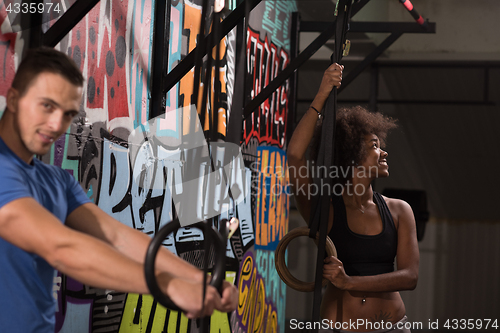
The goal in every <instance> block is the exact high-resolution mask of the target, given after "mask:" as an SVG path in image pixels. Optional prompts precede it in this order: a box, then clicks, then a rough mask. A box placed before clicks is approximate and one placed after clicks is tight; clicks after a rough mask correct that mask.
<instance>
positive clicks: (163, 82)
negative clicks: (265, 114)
mask: <svg viewBox="0 0 500 333" xmlns="http://www.w3.org/2000/svg"><path fill="white" fill-rule="evenodd" d="M33 1H41V0H33ZM246 1H247V2H248V5H249V6H250V7H249V8H250V10H252V9H253V8H255V7H256V6H257V5H258V4H259V3H260V2H261V0H246ZM369 1H370V0H361V1H358V2H355V3H354V4H353V5H352V10H351V12H352V13H351V16H354V15H355V14H356V13H357V12H359V11H360V10H361V9H362V8H363V7H364V5H366V4H367V3H368V2H369ZM98 2H99V0H77V1H76V2H75V3H74V4H73V5H72V6H71V7H70V8H69V9H68V10H67V11H66V12H65V13H64V14H63V15H62V16H61V17H60V18H59V19H58V20H57V22H55V23H54V25H53V26H52V27H51V28H50V29H49V30H48V31H47V32H46V33H42V31H41V25H33V26H36V27H39V28H36V29H33V31H31V32H30V47H35V46H38V45H46V46H52V47H53V46H55V45H56V44H57V43H59V42H60V41H61V40H62V38H63V37H64V36H65V35H66V34H68V33H69V31H70V30H71V29H72V28H73V27H74V26H75V25H76V24H77V23H78V22H79V21H80V20H81V19H83V18H84V17H85V15H87V14H88V12H89V11H90V10H91V9H92V8H93V7H94V6H95V5H96V4H97V3H98ZM169 5H170V1H168V2H167V1H161V3H160V2H158V1H157V2H156V9H155V10H156V14H157V15H155V23H154V24H155V31H154V40H153V59H152V68H153V74H152V79H151V81H152V82H151V99H152V101H151V103H150V118H154V117H156V116H159V115H161V114H163V113H164V112H165V105H164V103H163V101H164V99H165V95H166V93H167V92H168V91H169V90H170V89H171V88H172V87H173V86H174V85H175V84H177V83H178V82H179V81H180V80H181V79H182V77H184V75H186V73H187V72H189V70H190V69H191V68H192V67H193V66H194V60H195V54H196V52H197V49H198V48H199V47H201V48H202V50H204V51H203V52H204V54H203V55H205V53H206V50H207V49H208V48H207V47H206V43H211V44H214V45H215V43H218V42H219V41H216V40H214V38H212V36H211V33H210V34H208V35H207V36H205V37H204V38H200V40H199V42H198V46H197V47H196V48H195V49H194V50H192V51H191V52H190V53H189V54H188V55H187V56H186V57H185V58H184V59H183V60H182V61H181V62H180V63H179V64H178V65H177V66H176V67H175V68H174V69H173V70H172V71H170V73H168V74H167V70H168V58H167V57H168V51H167V47H168V46H167V45H168V40H169V25H170V24H169V12H170V8H169V7H170V6H169ZM244 18H245V1H243V2H242V3H240V4H239V5H238V6H237V7H236V8H235V9H234V10H233V11H232V12H231V13H230V14H229V15H228V16H227V18H226V19H224V21H222V23H221V31H222V33H221V36H225V35H227V33H229V31H230V30H231V29H233V28H234V27H235V26H236V25H237V24H238V22H240V21H241V20H243V19H244ZM30 19H31V20H34V21H32V22H35V23H37V22H39V21H40V17H30ZM296 20H297V18H296ZM295 24H296V28H295V29H297V30H298V31H299V32H311V31H316V32H321V34H320V35H319V36H318V37H317V38H316V39H315V40H314V41H313V42H312V43H311V44H310V45H309V46H308V47H307V48H306V49H305V50H304V51H302V52H301V53H299V54H294V55H293V59H292V61H291V63H290V64H289V65H288V66H287V67H286V68H285V69H284V70H283V71H282V72H281V73H280V74H278V76H277V77H276V78H274V79H273V80H272V81H271V82H270V83H269V84H268V85H267V86H266V87H265V88H264V89H263V90H262V91H261V92H260V94H259V95H257V96H255V97H254V98H253V100H251V101H249V102H248V104H246V106H245V107H244V116H243V117H244V118H246V117H248V116H249V115H250V114H251V113H252V112H254V111H255V109H257V108H258V106H259V105H260V104H262V103H263V102H264V101H265V100H266V99H267V98H269V96H270V95H271V94H272V93H273V92H274V91H275V90H276V89H278V88H279V86H280V85H282V84H283V82H284V81H285V80H287V79H289V78H290V76H291V75H294V77H295V79H296V74H294V73H295V72H296V70H297V69H298V68H299V67H300V66H301V65H303V64H304V63H305V62H306V61H307V60H308V59H309V58H310V57H311V56H312V55H313V54H314V53H316V51H317V50H319V48H320V47H321V46H323V45H324V44H325V43H326V42H327V41H328V40H329V39H330V38H331V37H332V36H333V34H334V32H335V21H334V22H307V21H304V22H301V21H300V20H299V21H298V22H297V23H295ZM435 30H436V25H435V23H428V25H427V28H423V27H422V26H420V25H419V24H417V23H413V22H412V23H402V22H351V25H350V30H349V31H350V32H385V33H387V32H389V33H391V34H390V35H389V36H388V37H387V38H386V39H385V40H384V41H383V42H382V43H381V44H380V45H378V46H377V47H376V49H375V50H373V51H372V52H371V53H370V54H369V55H368V56H367V57H366V58H365V59H364V60H363V61H362V62H361V63H360V64H359V65H358V66H356V67H355V68H354V69H353V70H351V71H350V72H349V74H348V75H347V76H346V77H345V78H344V80H343V82H342V87H341V88H340V89H339V92H341V91H342V90H343V89H345V87H346V86H348V85H349V83H351V82H352V81H353V80H354V79H355V78H356V77H357V76H358V75H359V74H360V73H361V72H362V71H363V70H365V69H366V68H367V67H368V66H369V65H370V64H372V63H373V62H374V60H375V59H377V57H378V56H379V55H380V54H382V53H383V52H384V51H385V50H386V49H387V48H388V47H389V46H390V45H392V43H394V42H395V41H396V40H397V39H398V38H399V37H400V36H402V35H403V34H404V33H434V32H435ZM158 35H159V36H163V38H158ZM294 35H295V39H296V40H295V41H293V42H292V44H293V43H295V45H298V39H299V34H298V33H295V34H294ZM214 45H210V48H211V47H213V46H214ZM296 48H297V47H296ZM292 51H293V50H292ZM295 52H296V50H295ZM292 89H293V87H292ZM375 99H376V98H375V97H374V98H373V100H372V102H373V101H374V100H375ZM292 106H293V105H292Z"/></svg>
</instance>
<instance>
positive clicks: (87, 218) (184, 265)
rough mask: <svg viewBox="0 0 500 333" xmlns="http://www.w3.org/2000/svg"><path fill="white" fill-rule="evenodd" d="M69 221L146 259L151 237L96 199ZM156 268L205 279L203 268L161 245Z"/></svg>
mask: <svg viewBox="0 0 500 333" xmlns="http://www.w3.org/2000/svg"><path fill="white" fill-rule="evenodd" d="M66 225H67V226H68V227H70V228H72V229H74V230H77V231H80V232H83V233H85V234H88V235H91V236H94V237H97V238H99V239H100V240H102V241H104V242H106V243H108V244H110V245H111V246H113V247H114V248H115V249H116V250H118V251H120V252H121V253H123V254H124V255H125V256H127V257H129V258H132V259H133V260H135V261H137V262H139V263H141V264H142V263H144V259H145V257H146V250H147V247H148V245H149V243H150V242H151V238H150V237H149V236H148V235H146V234H144V233H142V232H140V231H138V230H135V229H132V228H130V227H128V226H126V225H125V224H123V223H121V222H119V221H117V220H116V219H114V218H113V217H111V216H109V215H108V214H106V213H105V212H104V211H103V210H101V209H100V208H99V207H97V206H96V205H95V204H93V203H87V204H84V205H81V206H80V207H78V208H77V209H75V210H74V211H73V212H72V213H71V214H70V215H69V216H68V218H67V220H66ZM157 258H158V259H157V263H156V269H157V270H159V271H163V272H169V273H171V274H173V275H176V276H178V277H183V278H187V279H191V280H194V281H199V282H201V281H203V272H202V271H201V270H199V269H198V268H196V267H195V266H193V265H191V264H189V263H188V262H186V261H185V260H182V259H181V258H179V257H177V256H176V255H174V254H173V253H172V252H170V251H169V250H167V249H166V248H165V247H163V246H162V247H160V250H159V251H158V256H157Z"/></svg>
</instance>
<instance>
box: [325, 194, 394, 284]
mask: <svg viewBox="0 0 500 333" xmlns="http://www.w3.org/2000/svg"><path fill="white" fill-rule="evenodd" d="M373 201H374V202H375V204H376V205H377V207H378V211H379V213H380V216H381V218H382V224H383V229H382V232H381V233H380V234H378V235H361V234H357V233H355V232H353V231H352V230H351V229H349V226H348V224H347V214H346V210H345V204H344V199H343V198H342V196H340V197H335V198H333V202H336V203H335V204H334V208H333V210H334V217H333V226H332V229H331V230H330V233H329V234H328V236H329V237H330V238H331V240H332V241H333V243H334V244H335V247H336V249H337V254H338V258H339V260H340V261H342V263H343V264H344V270H345V272H346V273H347V275H351V276H356V275H362V276H365V275H377V274H382V273H389V272H392V271H394V258H395V257H396V251H397V247H398V234H397V230H396V227H395V225H394V220H393V219H392V215H391V212H390V211H389V207H387V204H386V202H385V200H384V198H383V197H382V195H380V194H379V193H377V192H373Z"/></svg>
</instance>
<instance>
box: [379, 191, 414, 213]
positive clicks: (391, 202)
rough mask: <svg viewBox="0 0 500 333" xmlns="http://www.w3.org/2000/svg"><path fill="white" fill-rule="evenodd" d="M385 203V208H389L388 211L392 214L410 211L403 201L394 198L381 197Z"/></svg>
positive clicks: (409, 207)
mask: <svg viewBox="0 0 500 333" xmlns="http://www.w3.org/2000/svg"><path fill="white" fill-rule="evenodd" d="M382 197H383V198H384V200H385V202H386V203H387V206H388V207H389V209H390V211H391V212H392V211H394V212H404V211H407V210H410V211H411V206H410V205H409V204H408V203H407V202H406V201H404V200H401V199H396V198H389V197H386V196H385V195H383V196H382Z"/></svg>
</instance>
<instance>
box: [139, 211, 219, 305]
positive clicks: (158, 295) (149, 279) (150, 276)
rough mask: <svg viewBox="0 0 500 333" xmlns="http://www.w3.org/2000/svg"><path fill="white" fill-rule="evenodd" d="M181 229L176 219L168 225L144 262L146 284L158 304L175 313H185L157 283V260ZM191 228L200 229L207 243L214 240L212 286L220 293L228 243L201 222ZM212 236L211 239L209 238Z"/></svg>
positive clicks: (152, 243)
mask: <svg viewBox="0 0 500 333" xmlns="http://www.w3.org/2000/svg"><path fill="white" fill-rule="evenodd" d="M180 227H181V225H180V222H179V220H178V219H175V220H173V221H171V222H169V223H167V224H166V225H164V226H163V227H162V228H160V230H158V232H157V233H156V235H155V237H153V239H152V240H151V243H149V246H148V249H147V251H146V259H145V261H144V273H145V275H146V283H147V285H148V288H149V291H150V292H151V295H153V297H154V298H155V300H156V301H158V303H160V304H161V305H163V306H164V307H167V308H169V309H171V310H174V311H183V309H181V308H179V307H178V306H177V305H176V304H175V303H174V302H173V301H172V300H171V299H170V298H169V297H168V296H167V295H165V294H164V293H163V292H162V290H161V289H160V287H159V286H158V282H157V281H156V274H155V259H156V255H157V254H158V251H159V249H160V246H161V244H162V242H163V240H164V239H165V238H166V237H167V236H168V235H169V234H170V233H172V232H174V231H177V230H178V229H179V228H180ZM189 227H190V228H198V229H200V230H202V231H203V236H204V239H205V241H208V240H212V244H214V248H215V260H214V262H215V266H214V269H213V273H212V279H211V280H210V285H211V286H213V287H215V288H216V289H217V290H219V292H221V289H222V281H223V280H224V278H225V275H226V274H225V268H226V267H225V266H226V262H225V261H226V243H225V242H224V239H223V237H222V235H221V234H220V233H219V232H218V231H217V230H215V229H214V228H213V227H210V226H208V225H207V224H206V223H204V222H199V223H196V224H191V225H189ZM207 236H210V237H207Z"/></svg>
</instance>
